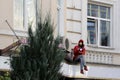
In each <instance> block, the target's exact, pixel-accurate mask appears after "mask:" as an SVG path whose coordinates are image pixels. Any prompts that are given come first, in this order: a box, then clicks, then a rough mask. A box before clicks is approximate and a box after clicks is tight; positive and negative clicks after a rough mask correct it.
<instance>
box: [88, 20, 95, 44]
mask: <svg viewBox="0 0 120 80" xmlns="http://www.w3.org/2000/svg"><path fill="white" fill-rule="evenodd" d="M87 30H88V39H87V42H88V44H96V30H97V29H96V26H95V21H88V22H87Z"/></svg>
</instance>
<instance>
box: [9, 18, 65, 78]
mask: <svg viewBox="0 0 120 80" xmlns="http://www.w3.org/2000/svg"><path fill="white" fill-rule="evenodd" d="M28 34H29V37H28V41H29V43H28V45H24V46H22V47H21V52H20V56H19V57H15V56H14V57H12V59H11V68H12V71H11V79H12V80H59V79H60V77H61V76H60V74H59V70H60V68H61V62H62V61H63V59H64V53H63V51H61V50H60V49H59V48H58V45H59V39H58V38H57V39H54V36H53V23H52V22H51V19H50V17H49V16H47V17H46V19H45V20H44V21H42V20H41V17H40V20H39V22H38V23H37V26H36V30H35V31H34V32H33V31H32V29H31V27H29V30H28Z"/></svg>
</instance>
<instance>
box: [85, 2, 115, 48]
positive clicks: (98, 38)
mask: <svg viewBox="0 0 120 80" xmlns="http://www.w3.org/2000/svg"><path fill="white" fill-rule="evenodd" d="M88 4H95V5H98V6H106V7H110V19H104V18H100V17H93V16H88V15H87V20H88V19H89V18H90V19H95V20H97V22H98V26H97V27H98V33H96V34H97V36H96V37H97V39H96V40H97V41H96V42H97V43H96V45H93V44H87V45H88V46H93V47H101V48H113V40H112V37H113V36H112V35H113V29H112V25H113V23H112V22H113V21H112V20H113V19H112V18H113V16H112V15H113V14H112V11H113V8H112V6H111V5H107V4H99V3H94V2H88ZM100 20H105V21H110V46H102V45H101V44H100V36H101V35H100Z"/></svg>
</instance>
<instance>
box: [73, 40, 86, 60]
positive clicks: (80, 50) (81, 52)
mask: <svg viewBox="0 0 120 80" xmlns="http://www.w3.org/2000/svg"><path fill="white" fill-rule="evenodd" d="M80 42H82V43H83V40H80V41H79V42H78V44H79V43H80ZM83 44H84V43H83ZM85 51H86V50H85V48H84V46H83V47H82V48H80V46H79V45H77V46H75V47H74V57H73V60H74V59H75V58H77V56H79V55H85Z"/></svg>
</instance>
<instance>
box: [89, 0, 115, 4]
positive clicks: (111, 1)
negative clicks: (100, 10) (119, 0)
mask: <svg viewBox="0 0 120 80" xmlns="http://www.w3.org/2000/svg"><path fill="white" fill-rule="evenodd" d="M88 2H92V3H93V2H94V3H99V4H100V5H101V4H102V5H106V4H109V5H113V4H114V3H115V2H116V0H109V1H108V0H88Z"/></svg>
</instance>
